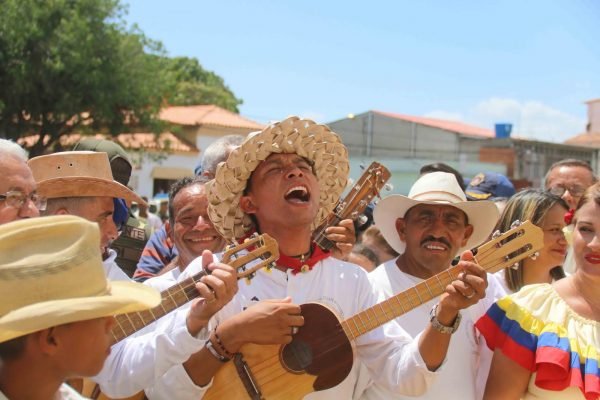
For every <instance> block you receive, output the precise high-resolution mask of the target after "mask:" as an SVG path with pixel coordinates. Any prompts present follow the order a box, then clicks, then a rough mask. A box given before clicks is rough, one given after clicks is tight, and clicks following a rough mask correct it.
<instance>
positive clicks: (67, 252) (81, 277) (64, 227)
mask: <svg viewBox="0 0 600 400" xmlns="http://www.w3.org/2000/svg"><path fill="white" fill-rule="evenodd" d="M98 243H100V232H99V229H98V224H96V223H93V222H89V221H86V220H84V219H82V218H79V217H75V216H71V215H60V216H52V217H41V218H30V219H24V220H20V221H16V222H11V223H8V224H4V225H1V226H0V299H1V300H0V342H5V341H7V340H10V339H14V338H17V337H20V336H23V335H27V334H29V333H32V332H37V331H39V330H42V329H46V328H50V327H53V326H57V325H62V324H67V323H70V322H76V321H85V320H89V319H94V318H100V317H106V316H110V315H115V314H122V313H129V312H133V311H140V310H144V309H148V308H151V307H155V306H157V305H158V304H159V303H160V294H159V293H158V292H157V291H156V290H154V289H152V288H150V287H148V286H145V285H142V284H138V283H133V282H108V281H107V280H106V276H105V275H104V268H103V267H102V256H101V254H100V247H98Z"/></svg>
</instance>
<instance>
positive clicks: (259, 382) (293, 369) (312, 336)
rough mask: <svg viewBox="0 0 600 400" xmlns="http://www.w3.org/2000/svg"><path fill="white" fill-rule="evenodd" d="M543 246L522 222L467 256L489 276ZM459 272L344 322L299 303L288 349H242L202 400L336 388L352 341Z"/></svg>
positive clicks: (294, 395) (539, 235) (347, 366)
mask: <svg viewBox="0 0 600 400" xmlns="http://www.w3.org/2000/svg"><path fill="white" fill-rule="evenodd" d="M514 225H515V224H513V226H514ZM543 246H544V240H543V232H542V230H541V229H540V228H538V227H537V226H535V225H533V224H531V223H530V222H525V223H523V224H520V225H518V226H514V227H513V228H512V229H510V230H509V231H507V232H506V233H504V234H499V233H497V234H495V235H494V237H493V239H492V240H490V241H489V242H487V243H485V244H483V245H481V246H480V247H478V248H477V249H475V250H473V253H474V255H475V258H476V260H477V262H478V263H479V265H481V267H483V268H484V269H485V270H486V271H487V272H489V273H494V272H496V271H499V270H501V269H503V268H506V267H509V266H511V265H514V264H515V263H516V262H518V261H520V260H521V259H523V258H525V257H528V256H531V255H533V254H534V253H535V252H536V251H537V250H539V249H541V248H542V247H543ZM461 270H462V269H461V268H460V267H459V266H456V267H451V268H449V269H447V270H446V271H444V272H441V273H439V274H437V275H435V276H433V277H431V278H429V279H427V280H425V281H423V282H421V283H419V284H418V285H416V286H414V287H412V288H410V289H408V290H405V291H403V292H401V293H398V294H397V295H395V296H393V297H391V298H389V299H387V300H385V301H383V302H381V303H379V304H376V305H374V306H373V307H371V308H368V309H366V310H364V311H362V312H360V313H358V314H356V315H354V316H352V317H350V318H348V319H346V320H344V321H340V320H339V319H338V317H337V315H336V314H335V313H334V312H333V311H332V310H331V309H329V308H328V307H326V306H324V305H322V304H318V303H306V304H302V305H301V306H300V307H301V310H302V316H303V317H304V325H303V326H302V327H300V329H299V331H298V332H297V333H296V334H295V335H294V336H293V339H292V342H291V343H290V344H287V345H283V346H282V345H266V346H260V345H255V344H246V345H244V346H242V348H241V349H240V352H239V353H237V354H236V355H235V357H234V358H233V360H232V361H231V362H229V363H227V364H226V365H224V366H223V367H222V368H221V369H220V370H219V372H218V373H217V375H215V378H214V381H213V385H212V386H211V388H210V389H209V390H208V392H207V394H206V395H205V396H204V399H205V400H207V399H208V400H214V399H226V398H227V399H252V400H259V399H267V400H273V399H278V400H279V399H280V400H284V399H285V400H293V399H302V398H303V397H304V396H305V395H307V394H309V393H311V392H314V391H320V390H326V389H330V388H332V387H334V386H337V385H338V384H340V383H341V382H342V381H343V380H344V379H345V378H346V376H348V374H349V373H350V370H351V369H352V365H353V362H354V348H353V346H352V341H353V340H354V339H356V338H358V337H359V336H361V335H363V334H365V333H367V332H369V331H371V330H373V329H375V328H377V327H379V326H381V325H383V324H385V323H386V322H388V321H391V320H393V319H395V318H397V317H399V316H401V315H403V314H405V313H407V312H409V311H411V310H412V309H414V308H416V307H418V306H420V305H421V304H423V303H426V302H428V301H429V300H431V299H433V298H435V297H437V296H439V295H441V294H442V293H443V292H444V291H445V288H446V286H447V285H448V284H449V283H450V282H452V281H453V280H455V279H457V278H458V275H459V274H460V272H461Z"/></svg>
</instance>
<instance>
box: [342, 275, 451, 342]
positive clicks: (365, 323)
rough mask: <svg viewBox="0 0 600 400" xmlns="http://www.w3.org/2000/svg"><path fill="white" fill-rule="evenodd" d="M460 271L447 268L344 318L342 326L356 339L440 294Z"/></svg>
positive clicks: (351, 337)
mask: <svg viewBox="0 0 600 400" xmlns="http://www.w3.org/2000/svg"><path fill="white" fill-rule="evenodd" d="M461 271H462V269H461V268H460V267H452V268H449V269H447V270H445V271H444V272H443V273H441V274H437V275H435V276H433V277H431V278H429V279H427V280H425V281H423V282H421V283H419V284H417V285H416V286H414V287H412V288H410V289H408V290H405V291H403V292H400V293H398V294H397V295H395V296H392V297H390V298H389V299H387V300H385V301H383V302H381V303H378V304H376V305H375V306H373V307H371V308H368V309H366V310H364V311H361V312H360V313H358V314H355V315H354V316H352V317H350V318H348V319H346V320H345V321H343V322H342V323H341V325H342V328H343V329H344V332H345V333H346V335H347V336H348V338H349V339H351V340H353V339H356V338H357V337H359V336H361V335H364V334H365V333H367V332H369V331H371V330H373V329H375V328H377V327H379V326H381V325H383V324H385V323H387V322H389V321H391V320H393V319H395V318H398V317H400V316H401V315H404V314H406V313H407V312H409V311H411V310H412V309H414V308H417V307H419V306H420V305H422V304H425V303H427V302H428V301H430V300H432V299H434V298H436V297H437V296H439V295H441V294H442V293H444V291H445V290H446V286H448V285H449V284H450V283H451V282H452V281H453V280H455V279H456V278H457V277H458V275H459V274H460V272H461Z"/></svg>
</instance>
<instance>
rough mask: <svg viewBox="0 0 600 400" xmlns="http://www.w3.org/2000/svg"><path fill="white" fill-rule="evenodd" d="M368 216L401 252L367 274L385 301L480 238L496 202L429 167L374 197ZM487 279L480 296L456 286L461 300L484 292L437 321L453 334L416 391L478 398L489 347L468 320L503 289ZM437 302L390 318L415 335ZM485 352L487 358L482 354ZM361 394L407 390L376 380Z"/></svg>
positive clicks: (373, 397)
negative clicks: (400, 189) (435, 372)
mask: <svg viewBox="0 0 600 400" xmlns="http://www.w3.org/2000/svg"><path fill="white" fill-rule="evenodd" d="M373 216H374V219H375V224H376V226H378V227H379V229H380V230H381V234H382V235H383V237H384V238H385V240H386V241H387V242H388V243H389V245H390V246H391V247H392V248H393V249H394V250H395V251H397V252H398V253H399V254H400V256H398V257H396V258H395V259H392V260H389V261H387V262H385V263H383V264H382V265H381V266H380V268H377V269H376V270H375V271H373V272H372V273H371V274H369V280H370V281H371V283H372V285H373V287H374V288H375V289H376V290H377V291H378V293H379V300H380V301H384V300H386V299H388V298H390V297H392V296H394V295H396V294H398V293H400V292H403V291H405V290H407V289H410V288H412V287H413V286H415V285H417V284H418V283H421V282H423V280H425V279H428V278H431V277H432V276H434V275H436V274H439V273H441V272H443V271H445V270H447V269H448V268H449V267H450V266H451V262H452V260H453V259H454V258H455V257H456V256H457V255H460V254H461V253H463V252H464V251H465V250H468V249H472V248H474V247H476V246H477V245H479V244H481V243H483V242H484V241H485V240H486V239H487V238H488V237H489V236H490V234H491V233H492V230H493V229H494V226H495V225H496V221H497V220H498V209H497V207H496V205H495V204H494V203H493V202H491V201H485V200H482V201H467V198H466V196H465V193H464V192H463V190H462V188H461V187H460V186H459V183H458V182H457V180H456V177H455V175H453V174H451V173H447V172H432V173H429V174H425V175H422V176H421V177H420V178H419V179H418V180H417V181H416V182H415V183H414V185H413V186H412V188H411V190H410V193H409V194H408V196H402V195H390V196H387V197H386V198H385V199H383V200H381V201H380V202H379V203H378V204H377V206H376V207H375V211H374V213H373ZM467 254H469V253H467ZM469 255H470V254H469ZM488 283H489V286H488V287H487V290H486V296H485V297H483V294H482V293H477V290H478V289H477V287H475V286H473V287H468V288H467V290H465V291H461V292H460V294H462V295H463V296H465V297H466V298H467V299H469V298H471V297H473V298H475V297H477V298H480V299H481V298H482V297H483V299H482V300H481V301H480V302H479V303H478V304H477V305H473V306H471V307H469V308H468V309H467V310H466V312H465V313H464V315H462V321H461V320H460V318H459V319H458V320H456V321H454V323H448V322H446V321H438V322H441V326H440V325H439V324H437V325H436V326H438V328H439V329H440V330H441V331H445V332H446V333H445V336H447V337H448V338H450V337H451V336H452V338H453V339H452V341H451V343H450V346H449V349H448V355H447V361H446V364H445V365H444V369H443V370H442V371H440V374H439V376H438V378H437V379H436V381H435V382H434V383H433V385H432V386H431V387H430V388H429V390H428V391H427V393H425V394H423V395H422V396H419V397H418V398H420V399H440V398H452V399H461V400H463V399H464V400H468V399H472V400H475V399H478V398H481V395H482V394H483V393H482V392H479V393H478V390H482V389H483V386H484V385H485V378H486V377H487V371H488V369H489V363H490V361H491V358H490V356H491V352H489V351H488V350H487V349H486V348H485V344H484V343H483V340H482V339H481V338H479V336H478V335H476V333H475V330H474V329H473V325H474V323H475V321H477V319H478V318H479V316H481V315H483V314H484V313H485V311H487V308H488V307H489V306H491V305H492V304H493V303H494V301H495V300H496V299H497V298H498V297H501V296H503V295H504V293H503V291H502V289H501V288H500V287H499V285H498V284H497V282H496V281H495V279H494V278H490V279H488ZM443 296H444V295H442V297H443ZM437 303H438V300H437V299H433V300H430V301H428V302H425V303H423V304H421V305H419V306H417V307H416V308H415V309H414V310H412V311H411V312H409V313H406V314H404V315H402V316H400V317H398V318H396V322H397V323H398V324H399V325H400V326H402V327H403V328H404V329H406V331H407V332H408V333H409V334H410V335H411V336H416V335H418V334H419V332H421V331H422V330H423V328H425V327H426V326H427V325H429V324H430V321H431V320H436V319H438V318H439V317H438V316H439V313H438V314H436V313H435V310H436V308H435V307H437V308H438V309H439V306H436V304H437ZM432 310H434V311H432ZM448 327H450V328H449V329H448ZM486 356H487V362H486V361H484V359H483V358H484V357H486ZM478 371H479V372H480V378H479V382H478V380H477V373H478ZM456 382H460V385H456ZM478 384H479V387H478ZM364 398H365V399H369V400H379V399H407V398H408V397H407V396H403V395H401V394H397V393H392V392H390V391H389V390H387V389H385V388H383V387H382V386H381V385H379V384H377V383H376V384H374V385H372V386H371V387H369V389H367V392H366V394H365V397H364Z"/></svg>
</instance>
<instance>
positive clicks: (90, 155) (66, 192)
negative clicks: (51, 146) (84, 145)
mask: <svg viewBox="0 0 600 400" xmlns="http://www.w3.org/2000/svg"><path fill="white" fill-rule="evenodd" d="M28 164H29V168H31V172H32V173H33V178H34V179H35V181H36V183H37V186H38V193H39V194H40V195H42V196H44V197H47V198H49V199H53V198H57V197H101V196H107V197H117V198H121V199H125V201H126V202H127V204H131V202H132V201H135V202H136V203H138V204H146V202H145V201H144V200H142V198H141V197H139V196H138V195H137V194H135V193H134V192H133V191H131V190H130V189H129V188H128V187H127V186H124V185H122V184H120V183H119V182H117V181H115V180H114V179H113V176H112V172H111V170H110V163H109V161H108V156H107V154H106V153H98V152H94V151H65V152H59V153H53V154H48V155H45V156H39V157H34V158H32V159H31V160H29V162H28Z"/></svg>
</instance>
